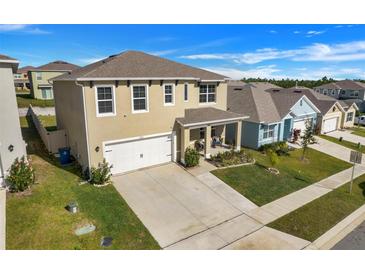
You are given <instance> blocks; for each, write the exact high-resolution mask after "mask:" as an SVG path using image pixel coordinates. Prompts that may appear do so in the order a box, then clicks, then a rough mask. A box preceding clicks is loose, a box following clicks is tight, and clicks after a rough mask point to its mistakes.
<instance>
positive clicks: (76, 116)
mask: <svg viewBox="0 0 365 274" xmlns="http://www.w3.org/2000/svg"><path fill="white" fill-rule="evenodd" d="M53 86H54V96H55V109H56V118H57V127H58V128H59V129H64V130H66V134H67V137H68V144H69V146H70V147H71V154H72V155H73V156H74V157H75V158H76V159H77V160H78V161H79V163H80V164H81V165H82V166H84V167H86V166H87V165H88V153H87V142H86V129H85V117H84V114H83V113H84V111H83V110H84V108H83V95H82V87H80V86H77V85H75V83H74V82H55V83H54V85H53Z"/></svg>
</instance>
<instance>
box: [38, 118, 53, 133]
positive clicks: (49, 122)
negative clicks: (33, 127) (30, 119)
mask: <svg viewBox="0 0 365 274" xmlns="http://www.w3.org/2000/svg"><path fill="white" fill-rule="evenodd" d="M38 119H39V121H40V122H41V124H42V125H43V127H44V128H45V129H46V130H47V131H54V130H57V121H56V116H54V115H38Z"/></svg>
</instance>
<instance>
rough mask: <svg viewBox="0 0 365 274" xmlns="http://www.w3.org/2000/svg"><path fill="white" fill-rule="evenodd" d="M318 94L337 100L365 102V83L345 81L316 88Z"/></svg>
mask: <svg viewBox="0 0 365 274" xmlns="http://www.w3.org/2000/svg"><path fill="white" fill-rule="evenodd" d="M314 90H315V91H316V92H318V93H321V94H324V95H328V96H331V97H334V98H336V99H361V100H365V83H361V82H357V81H352V80H343V81H338V82H334V83H329V84H324V85H321V86H318V87H315V88H314Z"/></svg>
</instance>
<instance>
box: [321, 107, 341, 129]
mask: <svg viewBox="0 0 365 274" xmlns="http://www.w3.org/2000/svg"><path fill="white" fill-rule="evenodd" d="M342 116H343V113H342V111H341V110H340V108H339V107H338V106H337V105H334V107H332V108H331V109H330V110H329V111H328V112H327V113H326V114H325V115H323V116H322V119H321V128H322V126H323V121H324V120H328V119H331V118H334V117H337V118H338V120H337V129H339V128H341V122H342Z"/></svg>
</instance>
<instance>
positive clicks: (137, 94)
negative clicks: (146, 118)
mask: <svg viewBox="0 0 365 274" xmlns="http://www.w3.org/2000/svg"><path fill="white" fill-rule="evenodd" d="M147 111H148V89H147V85H133V86H132V112H134V113H136V112H147Z"/></svg>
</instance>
